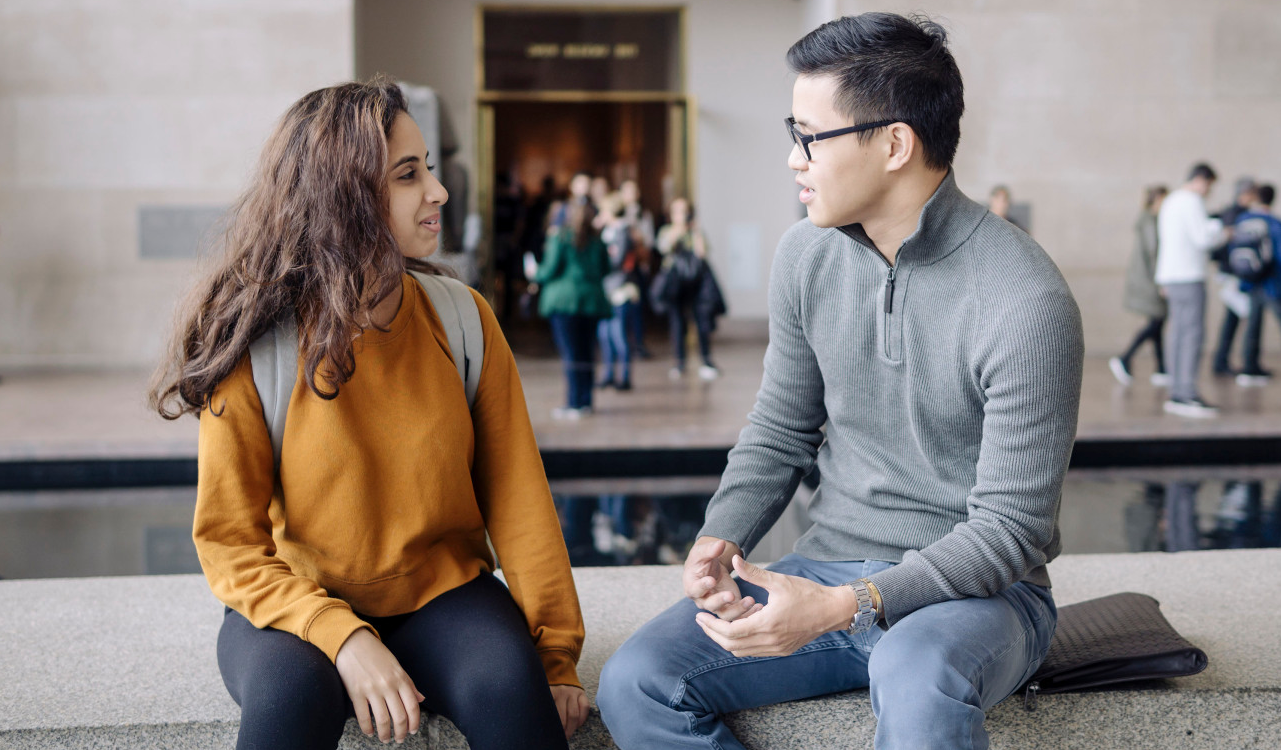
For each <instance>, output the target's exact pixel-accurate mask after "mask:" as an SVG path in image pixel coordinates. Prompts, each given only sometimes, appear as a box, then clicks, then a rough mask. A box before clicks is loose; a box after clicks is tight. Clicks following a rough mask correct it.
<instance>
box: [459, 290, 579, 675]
mask: <svg viewBox="0 0 1281 750" xmlns="http://www.w3.org/2000/svg"><path fill="white" fill-rule="evenodd" d="M473 295H474V296H475V297H476V304H477V306H478V307H479V308H480V313H481V321H482V328H483V329H484V332H485V333H484V337H485V362H484V365H482V367H481V373H480V387H479V388H478V389H477V391H476V402H475V405H474V407H473V408H472V421H473V424H474V427H475V434H476V454H475V455H476V458H475V461H474V463H473V466H472V482H473V484H474V486H475V488H476V500H477V502H478V503H479V505H480V510H481V513H482V514H483V516H484V518H485V526H486V529H487V530H488V531H489V536H490V539H491V540H492V541H493V544H494V549H495V551H496V552H497V553H498V560H499V564H500V565H502V569H503V577H504V578H505V579H506V581H507V587H508V588H509V589H510V590H511V594H512V598H513V599H515V600H516V604H517V605H518V606H519V607H520V609H521V611H522V612H524V613H525V620H526V621H527V622H528V623H529V632H530V635H532V636H533V638H534V646H535V648H536V649H537V650H538V654H539V656H540V657H541V659H542V662H543V669H544V670H545V671H546V672H547V680H548V683H549V684H552V685H574V686H578V687H581V686H582V683H581V682H579V679H578V672H577V669H576V665H577V663H578V657H579V655H580V654H581V653H582V649H583V616H582V612H581V611H580V610H579V606H578V592H577V590H576V589H575V588H574V578H573V575H572V574H571V572H570V567H569V553H568V551H566V549H565V542H564V537H563V536H562V534H561V529H560V521H559V519H558V517H557V515H556V508H555V506H554V505H553V504H552V495H551V490H550V489H549V488H548V486H547V475H546V474H545V473H544V471H543V461H542V457H541V456H540V455H539V452H538V443H537V442H536V440H535V439H534V428H533V426H532V425H531V424H530V421H529V410H528V408H527V407H526V405H525V393H524V391H523V390H522V388H521V383H520V374H519V373H518V372H517V370H516V360H515V359H514V358H513V357H512V353H511V349H510V348H509V347H508V345H507V340H506V339H505V338H503V334H502V330H501V329H500V328H499V326H498V321H497V319H496V318H495V317H494V313H493V311H492V310H490V308H489V305H488V304H486V303H485V300H484V299H483V298H482V297H481V296H480V295H478V294H476V293H475V292H473Z"/></svg>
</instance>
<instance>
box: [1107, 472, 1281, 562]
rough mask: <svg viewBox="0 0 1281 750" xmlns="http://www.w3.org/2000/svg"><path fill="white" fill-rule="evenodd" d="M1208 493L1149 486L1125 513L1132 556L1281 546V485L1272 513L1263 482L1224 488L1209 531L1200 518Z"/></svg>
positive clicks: (1196, 486) (1196, 487)
mask: <svg viewBox="0 0 1281 750" xmlns="http://www.w3.org/2000/svg"><path fill="white" fill-rule="evenodd" d="M1207 486H1208V487H1209V488H1213V487H1214V485H1207ZM1202 489H1203V486H1202V483H1201V482H1191V481H1178V482H1169V483H1168V484H1165V485H1160V484H1154V483H1151V482H1148V483H1145V484H1144V489H1143V496H1142V498H1141V499H1140V500H1139V501H1137V502H1135V503H1132V504H1131V505H1129V506H1127V507H1126V509H1125V521H1126V539H1127V541H1128V542H1129V545H1130V551H1131V552H1153V551H1157V550H1164V551H1166V552H1183V551H1186V550H1199V549H1246V548H1254V547H1277V546H1281V539H1279V537H1281V485H1278V487H1277V489H1276V491H1275V493H1274V497H1273V498H1272V503H1271V508H1270V509H1269V508H1267V507H1266V505H1265V503H1264V501H1263V498H1264V490H1263V482H1262V481H1258V480H1253V481H1246V482H1240V481H1228V482H1224V483H1223V491H1222V495H1221V496H1220V498H1219V502H1218V508H1217V510H1216V511H1215V513H1214V522H1213V525H1212V526H1208V528H1206V529H1204V530H1202V524H1201V523H1200V521H1199V519H1198V518H1197V498H1198V494H1199V493H1200V492H1201V490H1202Z"/></svg>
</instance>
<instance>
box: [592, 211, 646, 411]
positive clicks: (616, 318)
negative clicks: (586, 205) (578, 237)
mask: <svg viewBox="0 0 1281 750" xmlns="http://www.w3.org/2000/svg"><path fill="white" fill-rule="evenodd" d="M597 223H598V224H600V225H601V226H602V227H603V228H602V230H601V239H602V240H603V241H604V243H605V247H606V250H607V253H608V255H609V272H608V273H607V274H606V275H605V279H604V281H603V286H604V291H605V297H606V298H607V299H608V300H609V304H610V305H611V307H612V308H613V314H612V315H611V316H610V317H608V318H604V319H602V320H601V321H600V323H599V324H598V325H597V337H598V338H599V339H600V352H601V365H602V366H603V368H604V371H605V372H604V376H603V377H602V379H601V381H600V383H599V384H598V385H599V387H601V388H617V389H618V390H620V391H630V390H631V389H632V347H631V343H630V341H629V340H628V339H629V337H628V335H627V327H628V323H629V321H630V320H631V318H632V317H633V315H634V314H635V312H636V309H637V305H638V303H639V302H640V297H641V288H642V287H641V286H640V284H639V279H638V277H637V266H638V260H637V251H636V243H635V242H634V240H633V237H632V233H631V229H630V227H629V225H628V223H627V221H626V220H625V219H624V218H623V204H622V199H621V198H620V197H619V196H614V195H611V196H607V197H606V198H605V202H604V205H603V206H602V208H601V213H600V216H599V217H598V221H597ZM615 364H617V365H619V367H620V369H621V372H620V373H619V374H618V378H617V379H615V367H614V365H615Z"/></svg>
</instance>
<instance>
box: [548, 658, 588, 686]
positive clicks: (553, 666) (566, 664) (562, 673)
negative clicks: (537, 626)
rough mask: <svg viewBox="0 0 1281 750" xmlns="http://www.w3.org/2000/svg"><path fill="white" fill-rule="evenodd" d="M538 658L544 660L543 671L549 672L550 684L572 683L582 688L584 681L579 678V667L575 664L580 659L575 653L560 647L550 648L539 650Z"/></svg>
mask: <svg viewBox="0 0 1281 750" xmlns="http://www.w3.org/2000/svg"><path fill="white" fill-rule="evenodd" d="M538 658H540V659H542V660H543V671H544V672H546V673H547V684H548V685H571V686H573V687H576V688H582V686H583V683H582V681H580V680H579V679H578V669H577V668H576V666H575V663H576V662H577V661H578V660H577V659H575V658H574V655H573V654H571V653H569V652H568V651H562V650H560V649H558V648H549V649H547V650H545V651H539V652H538Z"/></svg>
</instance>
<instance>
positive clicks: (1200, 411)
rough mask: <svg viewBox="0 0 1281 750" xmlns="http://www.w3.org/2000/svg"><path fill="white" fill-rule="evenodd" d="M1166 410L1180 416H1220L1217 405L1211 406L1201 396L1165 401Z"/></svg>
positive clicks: (1201, 417)
mask: <svg viewBox="0 0 1281 750" xmlns="http://www.w3.org/2000/svg"><path fill="white" fill-rule="evenodd" d="M1165 411H1166V412H1168V413H1170V414H1178V415H1179V416H1180V417H1194V418H1199V419H1207V418H1210V417H1217V416H1219V410H1218V408H1217V407H1214V406H1210V405H1209V404H1207V403H1206V402H1204V401H1202V400H1201V399H1199V398H1189V399H1182V398H1172V399H1170V400H1169V401H1166V402H1165Z"/></svg>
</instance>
